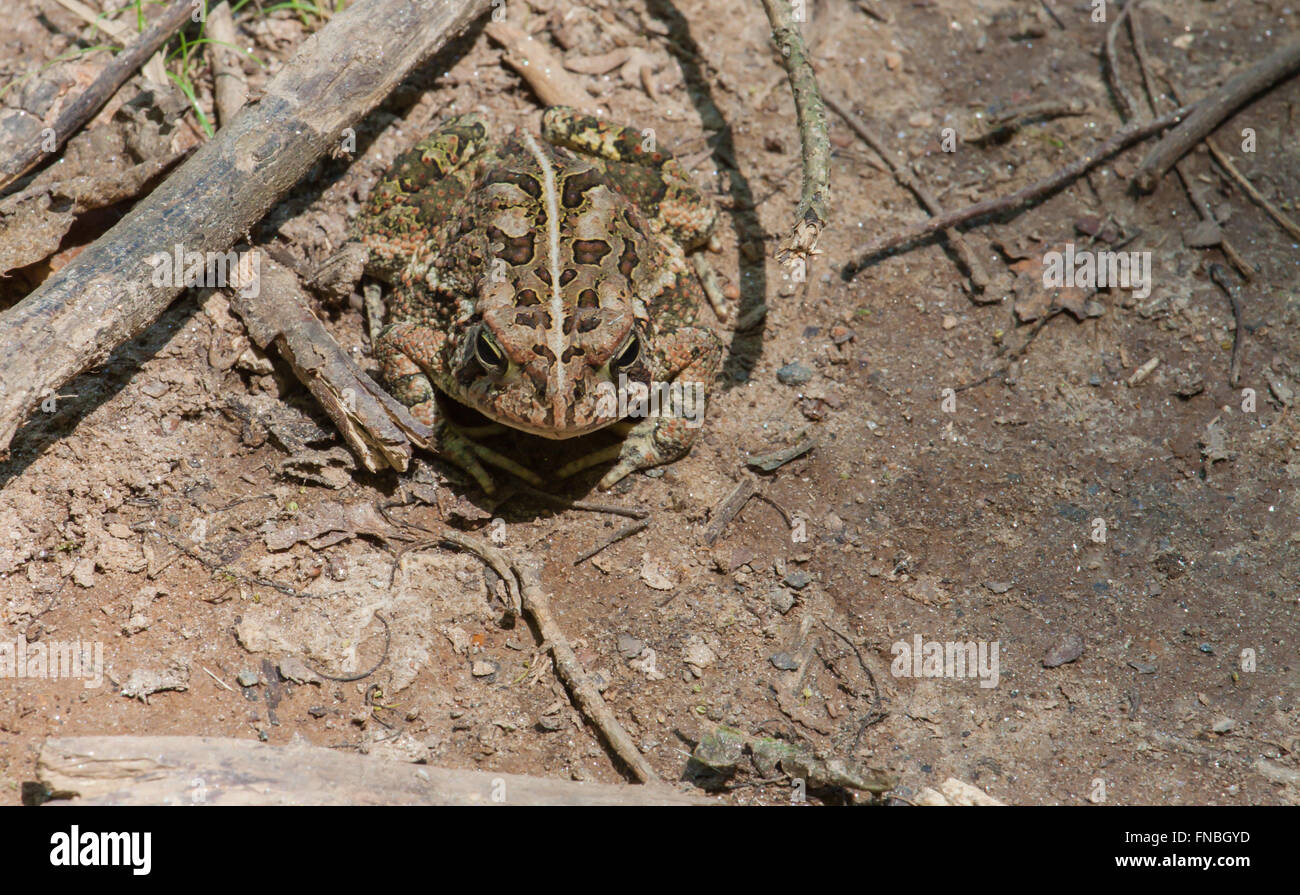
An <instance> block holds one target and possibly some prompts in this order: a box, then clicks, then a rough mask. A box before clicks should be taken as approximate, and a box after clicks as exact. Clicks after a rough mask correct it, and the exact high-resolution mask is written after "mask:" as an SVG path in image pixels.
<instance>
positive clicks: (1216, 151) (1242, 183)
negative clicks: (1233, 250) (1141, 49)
mask: <svg viewBox="0 0 1300 895" xmlns="http://www.w3.org/2000/svg"><path fill="white" fill-rule="evenodd" d="M1165 83H1167V84H1168V85H1169V92H1170V94H1171V95H1172V96H1173V98H1174V102H1182V100H1181V99H1180V98H1179V91H1178V87H1177V86H1176V85H1175V84H1174V82H1173V81H1171V80H1169V79H1168V78H1166V79H1165ZM1205 145H1206V147H1207V148H1209V150H1210V155H1212V156H1213V157H1214V160H1215V161H1216V162H1217V163H1218V164H1219V167H1220V168H1222V169H1223V170H1224V171H1226V172H1227V174H1228V176H1229V177H1231V178H1232V179H1233V181H1235V182H1236V184H1237V185H1238V186H1239V187H1241V188H1242V190H1243V191H1244V192H1245V193H1246V195H1247V196H1250V198H1251V199H1252V200H1253V201H1254V202H1255V204H1256V205H1258V206H1259V207H1260V208H1262V209H1264V211H1265V212H1267V214H1268V216H1269V217H1271V218H1272V219H1273V220H1275V221H1277V223H1278V226H1280V227H1281V228H1282V229H1283V230H1285V231H1286V232H1287V233H1289V234H1291V236H1292V237H1293V238H1295V239H1300V225H1297V224H1296V222H1295V221H1293V220H1291V218H1290V217H1288V216H1287V215H1286V213H1285V212H1283V211H1282V209H1280V208H1278V207H1277V206H1276V205H1274V204H1273V203H1272V202H1270V201H1268V198H1267V197H1266V196H1265V195H1264V194H1263V193H1261V192H1260V191H1259V190H1258V189H1256V188H1255V184H1253V183H1251V182H1250V181H1249V180H1247V179H1246V175H1245V174H1242V173H1241V171H1240V170H1238V168H1237V166H1236V165H1234V164H1233V163H1232V158H1231V157H1230V156H1229V155H1228V154H1227V153H1225V152H1224V151H1223V150H1222V149H1220V148H1219V146H1218V144H1217V143H1215V142H1214V140H1213V139H1212V138H1211V137H1206V138H1205Z"/></svg>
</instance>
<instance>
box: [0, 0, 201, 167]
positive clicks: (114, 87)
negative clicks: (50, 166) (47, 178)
mask: <svg viewBox="0 0 1300 895" xmlns="http://www.w3.org/2000/svg"><path fill="white" fill-rule="evenodd" d="M193 10H194V3H193V2H192V0H172V4H171V5H170V6H168V7H167V8H166V9H165V10H163V12H162V15H160V16H159V17H158V19H157V21H156V22H155V23H154V25H153V27H152V28H150V29H149V30H148V31H146V32H145V33H144V34H142V35H140V37H139V39H137V40H136V42H135V43H133V44H131V46H130V47H128V48H127V49H126V50H124V51H123V52H121V53H119V54H118V55H116V56H114V57H113V60H112V61H111V62H109V63H108V65H106V66H104V70H103V71H101V72H100V73H99V76H98V77H96V78H95V80H94V81H93V82H92V83H91V85H90V86H89V87H87V88H86V90H85V91H84V92H83V93H82V94H81V95H80V96H78V97H77V98H76V99H75V100H73V101H72V102H71V103H69V104H68V106H67V108H65V109H64V110H63V112H62V113H61V114H60V115H59V118H58V120H57V121H55V122H54V127H53V131H54V140H53V145H52V146H51V145H50V141H48V140H44V139H42V140H29V141H28V142H27V143H26V145H24V146H22V147H20V148H18V150H17V151H16V152H15V151H11V150H10V148H9V147H5V151H4V152H0V190H3V189H4V188H5V187H7V186H9V185H10V184H11V183H13V182H14V181H15V180H17V179H18V178H19V177H21V176H23V174H25V173H27V172H28V171H29V170H31V168H32V167H33V166H34V165H35V164H36V163H37V162H38V161H40V160H41V157H42V156H44V155H45V154H46V152H47V148H48V151H49V152H57V151H58V149H59V148H60V147H61V146H63V144H64V143H66V142H67V140H68V138H69V137H71V136H72V135H73V134H74V133H76V132H77V131H78V130H80V129H81V127H82V125H84V124H85V123H86V122H87V121H89V120H90V119H91V118H93V117H95V113H96V112H98V111H99V110H100V109H101V108H102V107H103V105H104V103H106V102H108V100H109V98H110V97H111V96H112V95H113V94H114V93H117V91H118V89H119V88H120V87H121V86H122V85H123V84H125V83H126V81H127V79H128V78H130V77H131V75H133V74H134V73H135V70H136V69H137V68H139V67H140V66H141V65H142V64H143V63H144V61H145V60H146V59H148V58H149V57H150V56H152V55H153V54H154V52H155V51H157V49H158V48H159V47H161V46H162V45H163V44H164V43H166V42H167V40H168V39H169V38H170V37H171V36H172V34H174V33H175V32H176V31H177V30H178V29H180V28H181V27H182V26H183V25H184V24H185V23H186V22H188V21H189V20H190V13H191V12H193Z"/></svg>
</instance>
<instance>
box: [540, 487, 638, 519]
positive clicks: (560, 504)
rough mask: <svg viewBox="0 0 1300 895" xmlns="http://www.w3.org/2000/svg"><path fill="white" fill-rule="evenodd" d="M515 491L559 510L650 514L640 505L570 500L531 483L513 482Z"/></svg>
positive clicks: (630, 514) (629, 515)
mask: <svg viewBox="0 0 1300 895" xmlns="http://www.w3.org/2000/svg"><path fill="white" fill-rule="evenodd" d="M514 488H515V490H516V492H518V493H520V494H527V495H528V496H529V497H534V498H536V499H537V500H540V501H541V502H542V503H546V504H550V505H551V506H553V507H556V508H558V509H561V510H582V511H584V512H587V513H610V514H612V515H615V516H627V517H629V518H632V519H644V518H646V517H647V516H649V515H650V511H649V510H645V509H642V508H640V507H619V506H614V505H613V504H609V503H593V502H592V501H589V500H572V499H571V498H568V497H562V496H560V495H559V494H548V493H547V492H545V491H543V490H541V489H540V488H534V487H533V486H532V485H526V484H524V483H523V482H516V483H514Z"/></svg>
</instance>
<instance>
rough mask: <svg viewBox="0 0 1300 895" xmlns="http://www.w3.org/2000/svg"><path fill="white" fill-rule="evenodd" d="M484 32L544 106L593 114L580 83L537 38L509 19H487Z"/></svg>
mask: <svg viewBox="0 0 1300 895" xmlns="http://www.w3.org/2000/svg"><path fill="white" fill-rule="evenodd" d="M483 30H484V31H486V32H487V36H488V37H490V38H492V39H493V40H495V41H496V42H497V43H499V44H501V46H503V47H504V48H505V51H506V52H505V56H503V57H502V58H503V61H504V62H505V63H506V65H508V66H510V67H511V68H513V69H514V70H515V71H516V72H518V74H519V76H520V77H521V78H523V79H524V80H525V81H527V82H528V86H529V87H531V88H533V92H534V93H536V94H537V98H538V99H540V100H541V101H542V103H543V104H544V105H547V106H572V107H573V108H575V109H581V110H582V111H584V112H589V113H591V114H593V115H594V114H596V112H597V106H596V102H595V100H593V99H592V98H591V94H589V93H588V92H587V91H586V90H584V89H583V88H582V84H581V83H579V81H578V80H577V79H576V78H574V77H572V76H571V75H570V74H569V73H568V72H567V71H565V70H564V66H563V65H562V64H561V63H560V61H559V60H558V59H556V58H555V56H554V55H553V54H552V53H551V51H550V50H548V49H547V48H546V47H545V46H544V45H543V44H542V43H541V41H538V40H536V39H535V38H534V37H533V36H532V35H531V34H528V33H527V32H525V31H524V30H523V29H521V28H517V27H515V26H514V25H511V24H510V23H509V22H496V21H492V22H488V24H487V26H486V27H485V28H484V29H483Z"/></svg>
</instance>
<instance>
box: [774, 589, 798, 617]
mask: <svg viewBox="0 0 1300 895" xmlns="http://www.w3.org/2000/svg"><path fill="white" fill-rule="evenodd" d="M767 602H768V603H770V604H771V605H772V608H773V609H775V610H776V611H777V612H779V613H781V614H782V615H785V614H786V613H787V612H789V611H790V610H791V609H793V608H794V594H792V593H790V591H788V590H786V589H785V588H784V587H774V588H772V589H771V590H770V591H768V592H767Z"/></svg>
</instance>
